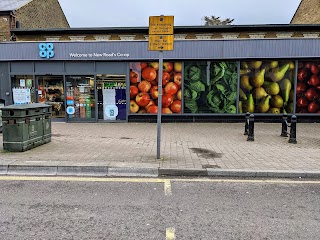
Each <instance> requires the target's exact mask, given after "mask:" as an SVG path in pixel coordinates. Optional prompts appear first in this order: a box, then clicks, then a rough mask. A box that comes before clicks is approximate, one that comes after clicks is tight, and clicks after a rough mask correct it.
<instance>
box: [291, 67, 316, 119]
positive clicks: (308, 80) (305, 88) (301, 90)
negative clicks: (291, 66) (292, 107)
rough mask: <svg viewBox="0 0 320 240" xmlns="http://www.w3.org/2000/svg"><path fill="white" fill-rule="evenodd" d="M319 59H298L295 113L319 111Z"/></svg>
mask: <svg viewBox="0 0 320 240" xmlns="http://www.w3.org/2000/svg"><path fill="white" fill-rule="evenodd" d="M319 77H320V61H313V62H312V61H299V62H298V76H297V91H296V94H297V96H296V113H318V114H319V113H320V79H319Z"/></svg>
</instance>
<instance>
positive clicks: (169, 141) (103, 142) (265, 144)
mask: <svg viewBox="0 0 320 240" xmlns="http://www.w3.org/2000/svg"><path fill="white" fill-rule="evenodd" d="M280 132H281V123H256V124H255V141H254V142H248V141H246V139H247V136H245V135H244V134H243V133H244V124H243V123H164V124H162V141H161V159H160V160H157V159H156V152H157V134H156V133H157V124H156V123H61V122H54V123H52V141H51V142H50V143H48V144H44V145H42V146H39V147H37V148H34V149H32V150H29V151H26V152H22V153H11V152H6V151H3V148H2V145H3V144H2V134H0V151H1V154H0V174H1V169H2V174H10V173H12V174H14V173H15V171H17V172H18V173H19V170H21V169H22V170H23V171H26V167H27V166H29V167H30V166H33V167H36V166H38V167H39V166H41V167H42V168H41V169H40V171H42V170H43V172H44V174H45V173H46V170H45V167H54V169H52V168H50V169H49V168H47V170H48V171H49V173H50V174H51V175H55V174H57V172H58V174H59V173H61V174H62V175H63V173H65V174H66V175H67V174H68V172H69V174H71V175H72V171H71V170H70V167H74V169H76V171H78V172H79V173H80V172H81V171H84V172H85V173H87V174H90V171H91V172H92V171H96V172H97V173H98V172H99V171H100V174H101V175H109V176H116V175H117V174H116V173H118V175H119V176H121V172H122V170H123V169H127V170H128V169H131V170H132V169H138V172H139V171H140V175H141V176H144V174H143V173H144V171H145V170H146V169H147V170H150V171H149V172H148V173H149V175H150V176H153V175H161V174H169V175H188V172H189V173H190V172H193V173H194V175H230V176H232V175H235V176H238V175H239V173H242V175H243V176H257V175H258V176H266V173H268V176H272V173H279V174H280V175H281V174H282V175H283V174H284V175H286V174H285V173H290V174H289V175H288V174H287V175H288V176H293V175H294V174H298V175H299V176H302V177H305V176H306V175H305V174H306V173H307V174H311V175H312V174H314V175H315V176H316V177H319V176H320V124H319V123H298V125H297V141H298V143H297V144H289V143H288V138H284V137H280ZM81 166H82V167H86V170H83V169H80V168H79V167H81ZM19 167H20V168H19ZM57 167H59V169H57ZM63 167H64V168H63ZM66 167H69V169H67V168H66ZM77 167H78V168H77ZM90 167H91V168H90ZM90 169H91V170H90ZM121 169H122V170H121ZM139 169H140V170H139ZM37 170H39V169H37ZM23 171H22V173H23ZM70 171H71V172H70ZM105 171H106V172H108V174H105ZM26 172H28V171H26ZM112 173H114V174H112ZM210 173H211V174H210ZM226 173H229V174H226ZM257 173H258V174H257ZM259 173H260V175H259ZM50 174H49V175H50ZM264 174H265V175H264ZM301 174H304V175H301ZM127 175H130V174H128V173H126V171H125V170H124V171H123V176H127ZM138 175H139V174H138ZM191 175H192V174H191ZM240 175H241V174H240ZM280 175H279V176H280ZM145 176H148V174H147V173H146V174H145ZM308 176H310V175H308Z"/></svg>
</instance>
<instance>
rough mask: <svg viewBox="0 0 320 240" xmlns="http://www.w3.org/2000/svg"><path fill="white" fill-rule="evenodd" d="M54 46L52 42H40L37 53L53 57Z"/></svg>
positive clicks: (42, 56) (45, 56)
mask: <svg viewBox="0 0 320 240" xmlns="http://www.w3.org/2000/svg"><path fill="white" fill-rule="evenodd" d="M53 49H54V46H53V43H40V44H39V50H40V52H39V55H40V57H41V58H47V59H49V58H53V57H54V51H53Z"/></svg>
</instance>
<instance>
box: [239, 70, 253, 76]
mask: <svg viewBox="0 0 320 240" xmlns="http://www.w3.org/2000/svg"><path fill="white" fill-rule="evenodd" d="M250 72H251V70H250V69H240V76H242V75H247V74H249V73H250Z"/></svg>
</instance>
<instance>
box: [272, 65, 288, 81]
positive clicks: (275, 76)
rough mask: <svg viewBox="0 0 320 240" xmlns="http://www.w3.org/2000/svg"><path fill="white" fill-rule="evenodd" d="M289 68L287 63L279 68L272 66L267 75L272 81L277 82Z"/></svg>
mask: <svg viewBox="0 0 320 240" xmlns="http://www.w3.org/2000/svg"><path fill="white" fill-rule="evenodd" d="M288 69H289V63H287V64H285V65H283V66H281V67H280V68H274V69H272V71H271V72H269V73H268V77H269V78H271V80H272V81H273V82H279V81H281V80H282V79H283V78H284V75H285V74H286V72H287V71H288Z"/></svg>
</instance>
